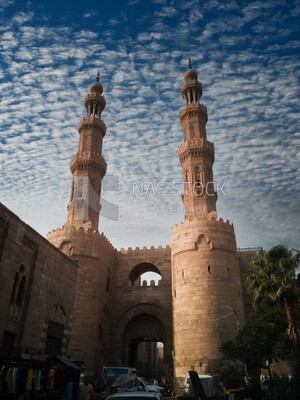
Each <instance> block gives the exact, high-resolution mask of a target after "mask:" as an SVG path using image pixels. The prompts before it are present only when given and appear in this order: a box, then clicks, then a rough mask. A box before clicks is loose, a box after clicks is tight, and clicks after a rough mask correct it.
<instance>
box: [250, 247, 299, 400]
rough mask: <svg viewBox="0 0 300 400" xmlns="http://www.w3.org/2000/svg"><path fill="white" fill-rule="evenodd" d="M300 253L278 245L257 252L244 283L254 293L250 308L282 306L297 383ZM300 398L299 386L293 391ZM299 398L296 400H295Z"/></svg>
mask: <svg viewBox="0 0 300 400" xmlns="http://www.w3.org/2000/svg"><path fill="white" fill-rule="evenodd" d="M299 262H300V253H299V252H297V253H296V254H294V253H293V250H289V249H288V248H287V247H286V246H283V245H281V244H279V245H277V246H274V247H272V248H271V249H270V250H269V251H267V252H264V251H259V252H258V253H257V258H256V259H255V260H253V261H252V263H251V265H252V267H253V273H252V274H251V275H249V276H248V278H247V283H248V287H249V289H250V290H252V293H253V305H254V307H257V306H259V305H260V304H263V303H266V302H267V303H269V304H270V305H275V304H281V305H282V306H283V307H284V311H285V315H286V320H287V335H288V336H289V338H290V339H291V340H292V342H293V343H294V345H295V364H294V377H295V380H296V382H297V381H300V379H299V378H300V357H299V356H300V325H299V323H300V322H299V316H298V315H297V311H298V309H297V301H299V299H300V284H299V283H300V279H299V275H298V277H297V276H296V269H297V267H298V266H299ZM296 390H297V392H298V396H300V394H299V391H300V384H299V383H298V388H297V389H296ZM297 398H299V397H297Z"/></svg>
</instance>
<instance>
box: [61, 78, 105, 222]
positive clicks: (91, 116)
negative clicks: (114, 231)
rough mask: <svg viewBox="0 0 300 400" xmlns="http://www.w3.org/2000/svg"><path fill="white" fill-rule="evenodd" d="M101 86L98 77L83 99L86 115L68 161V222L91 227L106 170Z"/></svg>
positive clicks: (96, 214) (97, 209) (97, 211)
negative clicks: (69, 192)
mask: <svg viewBox="0 0 300 400" xmlns="http://www.w3.org/2000/svg"><path fill="white" fill-rule="evenodd" d="M102 92H103V87H102V85H101V83H100V82H99V73H98V74H97V80H96V82H95V83H93V84H92V85H91V87H90V93H89V94H88V95H87V96H86V97H85V99H84V105H85V108H86V116H85V117H84V118H82V119H81V121H80V122H79V124H78V131H79V145H78V152H77V153H76V154H75V156H74V157H73V158H72V160H71V163H70V168H71V172H72V175H73V180H72V190H71V197H70V202H69V205H68V221H67V223H66V225H67V226H74V227H80V226H85V227H90V228H92V229H93V230H98V223H99V212H100V194H101V182H102V179H103V177H104V175H105V173H106V161H105V159H104V158H103V157H102V155H101V154H102V141H103V137H104V135H105V133H106V127H105V124H104V122H103V121H102V120H101V113H102V111H103V109H104V107H105V104H106V103H105V99H104V97H103V96H102Z"/></svg>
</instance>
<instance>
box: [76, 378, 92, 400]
mask: <svg viewBox="0 0 300 400" xmlns="http://www.w3.org/2000/svg"><path fill="white" fill-rule="evenodd" d="M78 400H95V393H94V388H93V386H92V385H91V384H90V383H89V381H88V378H87V377H86V376H85V377H84V378H83V383H81V385H80V386H79V388H78Z"/></svg>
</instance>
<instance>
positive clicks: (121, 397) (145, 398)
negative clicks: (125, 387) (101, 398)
mask: <svg viewBox="0 0 300 400" xmlns="http://www.w3.org/2000/svg"><path fill="white" fill-rule="evenodd" d="M107 400H164V396H163V395H162V394H161V393H159V392H144V391H139V392H117V393H114V394H112V395H110V396H109V397H108V398H107Z"/></svg>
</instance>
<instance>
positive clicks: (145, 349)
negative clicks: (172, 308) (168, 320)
mask: <svg viewBox="0 0 300 400" xmlns="http://www.w3.org/2000/svg"><path fill="white" fill-rule="evenodd" d="M164 340H165V332H164V328H163V326H162V324H161V322H160V321H159V320H158V319H157V318H156V317H155V316H153V315H151V314H147V313H143V314H140V315H137V316H135V317H134V318H133V319H131V321H130V322H129V323H128V324H127V326H126V328H125V331H124V351H125V359H127V360H128V363H129V365H131V366H134V367H135V368H137V369H138V370H139V372H140V373H141V374H142V375H143V376H145V377H147V378H151V377H154V376H157V375H160V374H162V373H163V352H162V351H161V353H159V350H158V349H159V348H158V343H160V344H161V348H163V343H164Z"/></svg>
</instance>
